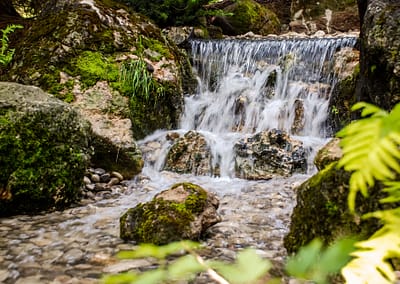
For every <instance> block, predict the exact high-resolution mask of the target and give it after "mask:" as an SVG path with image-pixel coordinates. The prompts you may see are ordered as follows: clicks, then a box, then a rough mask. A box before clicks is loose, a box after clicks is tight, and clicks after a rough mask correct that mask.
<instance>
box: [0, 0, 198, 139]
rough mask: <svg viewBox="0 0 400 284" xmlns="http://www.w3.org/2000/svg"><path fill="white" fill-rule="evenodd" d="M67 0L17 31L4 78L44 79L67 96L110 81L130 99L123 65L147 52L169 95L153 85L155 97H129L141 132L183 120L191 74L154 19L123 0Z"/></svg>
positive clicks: (46, 85) (138, 133)
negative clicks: (145, 99)
mask: <svg viewBox="0 0 400 284" xmlns="http://www.w3.org/2000/svg"><path fill="white" fill-rule="evenodd" d="M66 3H67V4H66V5H65V6H64V8H63V9H60V10H59V11H58V12H57V13H54V14H50V15H47V16H46V17H45V18H39V19H36V20H34V21H32V20H30V21H29V22H27V23H26V24H24V26H25V28H24V29H23V30H22V31H21V32H20V34H19V36H18V37H17V38H16V37H12V39H13V41H12V42H11V45H12V47H14V48H15V49H16V52H15V56H14V60H13V61H12V62H11V64H9V65H8V67H7V68H4V67H2V68H0V80H3V81H13V82H18V83H23V84H27V85H28V84H29V85H35V86H39V87H41V88H42V89H44V90H45V91H48V92H50V93H52V94H54V95H55V96H56V97H58V98H60V99H62V100H64V101H67V102H73V101H74V100H75V99H76V94H77V92H78V93H79V92H84V91H85V90H86V89H87V88H90V87H91V86H93V85H95V84H96V82H98V81H106V82H107V83H108V84H109V85H110V86H111V87H112V88H113V89H114V90H115V91H118V92H119V93H120V94H122V95H123V96H126V97H128V98H131V97H132V96H134V94H132V90H131V89H129V88H125V87H124V86H123V85H124V84H123V82H121V81H122V79H121V67H122V66H123V65H124V64H127V63H129V62H131V61H136V60H138V59H143V60H145V61H146V62H147V64H148V66H149V70H150V76H151V77H152V80H153V81H154V82H155V83H156V84H158V86H159V87H160V88H158V89H162V90H163V92H162V93H163V96H158V92H157V91H155V90H154V91H153V92H152V93H151V94H150V101H148V102H143V101H140V100H137V99H133V100H129V101H130V109H131V112H130V115H129V117H130V118H131V120H132V122H133V124H132V127H133V129H134V135H135V136H136V137H137V138H139V137H143V136H144V135H146V134H149V133H150V132H152V131H154V130H155V129H159V128H172V127H174V126H176V122H177V119H178V117H179V114H180V112H181V109H182V101H183V88H184V87H183V86H184V85H185V84H184V82H188V81H189V80H185V81H184V80H182V78H183V77H187V78H189V77H191V76H190V74H191V72H190V67H189V66H188V64H187V58H186V57H185V55H184V54H183V53H181V52H180V51H179V49H178V48H177V47H176V46H175V45H174V44H173V43H171V42H169V41H168V40H167V39H166V38H164V36H163V35H162V33H161V30H160V29H159V28H158V27H156V26H155V25H154V24H153V23H152V22H151V21H150V20H148V19H146V18H144V17H142V16H140V15H138V14H136V13H134V12H133V11H132V10H130V9H129V8H127V7H125V6H124V5H121V4H118V3H114V2H112V1H100V0H96V1H94V6H91V5H86V4H84V3H75V1H67V2H66ZM188 74H189V75H188Z"/></svg>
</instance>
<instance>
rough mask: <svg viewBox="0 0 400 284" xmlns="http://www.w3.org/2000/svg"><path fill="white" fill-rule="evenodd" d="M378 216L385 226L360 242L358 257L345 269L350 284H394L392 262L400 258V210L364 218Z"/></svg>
mask: <svg viewBox="0 0 400 284" xmlns="http://www.w3.org/2000/svg"><path fill="white" fill-rule="evenodd" d="M364 217H365V218H369V217H376V218H379V219H381V220H382V221H384V222H385V225H384V226H383V227H382V228H381V229H380V230H378V231H377V232H376V233H375V234H374V235H373V236H372V237H371V238H369V239H368V240H366V241H362V242H358V243H357V244H356V247H357V248H358V250H357V251H355V252H354V253H352V254H351V255H352V256H354V257H355V258H354V259H353V260H352V261H351V262H349V263H348V264H347V265H346V266H345V267H344V268H343V269H342V275H343V276H344V278H345V279H346V283H349V284H375V283H382V284H385V283H388V284H389V283H394V281H395V280H396V275H395V273H394V272H393V269H392V266H391V264H390V263H389V262H388V260H389V259H392V258H399V257H400V234H399V233H398V228H399V226H400V208H396V209H393V210H386V211H378V212H374V213H370V214H367V215H365V216H364Z"/></svg>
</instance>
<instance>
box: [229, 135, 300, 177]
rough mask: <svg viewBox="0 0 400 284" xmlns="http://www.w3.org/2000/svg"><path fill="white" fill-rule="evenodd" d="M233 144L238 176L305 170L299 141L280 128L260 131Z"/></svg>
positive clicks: (280, 173)
mask: <svg viewBox="0 0 400 284" xmlns="http://www.w3.org/2000/svg"><path fill="white" fill-rule="evenodd" d="M234 148H235V154H236V155H235V170H236V176H237V177H241V178H246V179H255V180H258V179H271V178H273V177H276V176H290V175H292V174H293V173H304V172H305V171H306V170H307V159H306V151H305V149H304V148H303V146H302V143H301V142H300V141H297V140H294V139H292V138H290V137H289V135H288V134H286V133H285V132H283V131H280V130H276V129H273V130H270V131H262V132H260V133H257V134H255V135H253V136H251V137H248V138H245V139H242V140H240V141H238V142H237V143H236V144H235V146H234Z"/></svg>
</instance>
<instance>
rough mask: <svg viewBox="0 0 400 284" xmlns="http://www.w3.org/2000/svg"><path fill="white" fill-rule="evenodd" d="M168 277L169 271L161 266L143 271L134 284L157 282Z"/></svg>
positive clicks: (161, 281) (153, 283) (152, 283)
mask: <svg viewBox="0 0 400 284" xmlns="http://www.w3.org/2000/svg"><path fill="white" fill-rule="evenodd" d="M166 279H167V272H166V271H165V270H163V269H161V268H158V269H155V270H150V271H146V272H143V273H142V274H140V275H139V276H138V278H137V279H136V280H135V281H134V282H132V284H157V283H163V282H165V281H164V280H166Z"/></svg>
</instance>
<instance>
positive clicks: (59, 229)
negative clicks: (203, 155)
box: [0, 172, 308, 284]
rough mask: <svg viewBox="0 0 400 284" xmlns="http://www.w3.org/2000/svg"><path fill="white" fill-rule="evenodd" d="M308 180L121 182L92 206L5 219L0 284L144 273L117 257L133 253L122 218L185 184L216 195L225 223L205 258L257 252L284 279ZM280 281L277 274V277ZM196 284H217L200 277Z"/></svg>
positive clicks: (140, 264) (165, 177) (0, 226)
mask: <svg viewBox="0 0 400 284" xmlns="http://www.w3.org/2000/svg"><path fill="white" fill-rule="evenodd" d="M307 177H308V176H306V175H296V176H293V177H290V178H285V179H283V178H278V179H272V180H269V181H263V182H260V181H259V182H250V181H244V180H239V179H212V178H207V177H193V176H179V175H176V174H172V173H165V172H164V173H162V174H160V176H158V177H157V179H156V180H157V182H154V181H152V179H150V178H148V177H143V176H142V178H140V179H139V180H137V181H129V182H125V183H124V182H123V186H120V187H117V189H118V190H115V189H113V190H112V191H106V192H98V193H96V195H95V197H94V199H91V200H89V199H84V200H83V201H82V202H81V204H79V205H77V206H76V207H74V208H70V209H67V210H65V211H63V212H52V213H47V214H43V215H36V216H26V215H20V216H14V217H9V218H2V219H0V283H5V284H11V283H16V284H46V283H52V284H67V283H68V284H75V283H79V284H89V283H100V280H101V277H102V276H103V275H104V274H110V273H118V272H123V271H129V270H143V269H148V268H149V267H152V266H154V263H153V261H152V260H151V259H138V260H119V259H117V258H116V253H117V252H119V251H121V250H129V249H133V248H135V246H134V245H133V244H129V243H124V242H123V241H122V240H121V239H119V237H118V236H119V217H120V216H121V215H122V213H123V212H125V210H126V209H127V208H130V207H134V206H135V205H136V204H137V203H138V202H144V201H147V200H150V199H151V198H152V197H153V196H154V195H155V194H156V193H158V192H159V191H161V190H164V189H167V188H168V186H170V185H172V184H173V183H176V182H180V181H191V182H194V183H197V184H199V185H201V186H203V187H204V188H205V189H207V190H210V191H213V192H215V193H217V195H218V197H219V199H220V207H219V210H218V211H219V213H220V215H221V217H222V220H223V221H222V222H221V223H219V224H216V225H215V226H213V227H211V228H210V229H209V231H208V233H207V239H205V240H204V241H203V243H204V244H205V245H206V249H205V250H203V251H202V252H201V255H202V256H203V257H204V258H206V259H209V258H215V259H219V260H227V261H232V260H233V259H234V258H235V255H236V253H237V251H239V250H241V249H243V248H246V247H252V248H255V249H256V250H257V253H258V254H259V255H260V256H262V257H265V258H268V259H270V260H271V261H272V262H273V263H274V264H275V265H276V266H275V270H276V271H279V266H280V264H281V263H282V261H283V260H284V258H285V257H286V251H285V249H284V248H283V244H282V241H283V237H284V235H285V234H286V233H287V232H288V227H289V222H290V214H291V212H292V210H293V207H294V205H295V190H294V188H295V186H297V185H299V184H300V183H301V182H303V181H304V180H305V179H307ZM277 273H278V274H279V272H277ZM195 283H213V282H212V281H211V280H210V279H208V278H207V276H206V275H200V276H199V277H198V278H197V279H196V280H195Z"/></svg>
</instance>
